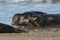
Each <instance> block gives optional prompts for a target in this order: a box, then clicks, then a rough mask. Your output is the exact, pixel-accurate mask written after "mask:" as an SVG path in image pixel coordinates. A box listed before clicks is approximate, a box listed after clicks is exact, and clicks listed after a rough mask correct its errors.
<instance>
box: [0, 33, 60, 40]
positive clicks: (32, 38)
mask: <svg viewBox="0 0 60 40" xmlns="http://www.w3.org/2000/svg"><path fill="white" fill-rule="evenodd" d="M0 40H60V33H0Z"/></svg>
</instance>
